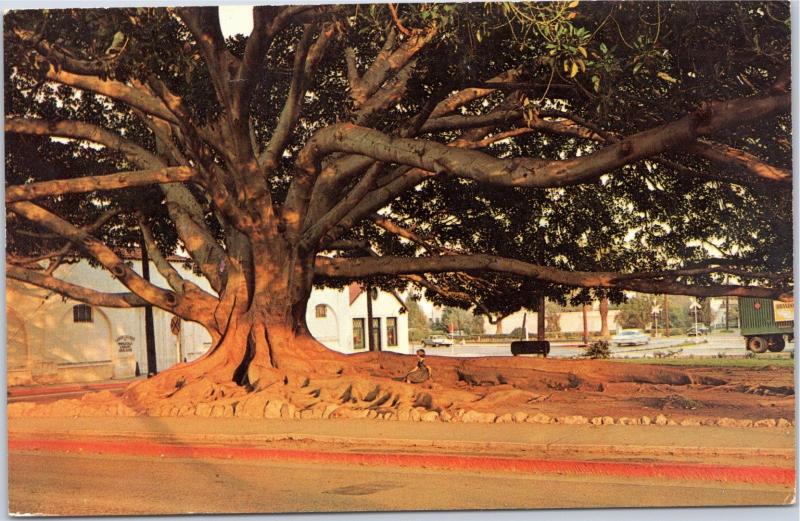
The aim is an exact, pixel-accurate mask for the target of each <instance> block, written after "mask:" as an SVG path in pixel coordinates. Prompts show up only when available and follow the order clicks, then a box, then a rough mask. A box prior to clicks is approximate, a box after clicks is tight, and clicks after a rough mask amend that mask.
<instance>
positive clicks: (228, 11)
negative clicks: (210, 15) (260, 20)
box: [219, 5, 253, 38]
mask: <svg viewBox="0 0 800 521" xmlns="http://www.w3.org/2000/svg"><path fill="white" fill-rule="evenodd" d="M219 23H220V26H221V28H222V34H223V35H224V36H225V37H226V38H227V37H228V36H233V35H234V34H250V31H251V30H252V29H253V6H252V5H221V6H220V7H219Z"/></svg>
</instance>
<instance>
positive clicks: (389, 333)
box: [386, 317, 397, 346]
mask: <svg viewBox="0 0 800 521" xmlns="http://www.w3.org/2000/svg"><path fill="white" fill-rule="evenodd" d="M386 345H387V346H396V345H397V318H396V317H389V318H387V319H386Z"/></svg>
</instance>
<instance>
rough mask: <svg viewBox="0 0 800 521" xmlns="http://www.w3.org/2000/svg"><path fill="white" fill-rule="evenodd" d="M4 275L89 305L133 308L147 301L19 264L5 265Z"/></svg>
mask: <svg viewBox="0 0 800 521" xmlns="http://www.w3.org/2000/svg"><path fill="white" fill-rule="evenodd" d="M6 276H7V277H10V278H12V279H15V280H19V281H21V282H27V283H28V284H33V285H34V286H39V287H40V288H45V289H49V290H52V291H55V292H56V293H58V294H60V295H64V296H65V297H69V298H71V299H73V300H77V301H78V302H83V303H85V304H89V305H91V306H103V307H109V308H135V307H143V306H146V305H147V304H148V303H147V301H146V300H144V299H142V298H141V297H139V296H138V295H136V294H135V293H102V292H100V291H95V290H93V289H89V288H86V287H83V286H78V285H76V284H71V283H69V282H65V281H63V280H61V279H58V278H56V277H53V276H50V275H45V274H43V273H41V272H39V271H34V270H29V269H25V268H20V267H19V266H11V265H9V266H6Z"/></svg>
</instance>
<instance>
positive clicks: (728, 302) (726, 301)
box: [725, 275, 731, 331]
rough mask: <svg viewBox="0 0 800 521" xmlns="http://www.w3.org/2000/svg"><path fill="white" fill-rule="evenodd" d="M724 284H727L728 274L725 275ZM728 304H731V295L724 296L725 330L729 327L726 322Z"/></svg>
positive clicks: (728, 309)
mask: <svg viewBox="0 0 800 521" xmlns="http://www.w3.org/2000/svg"><path fill="white" fill-rule="evenodd" d="M725 284H726V285H727V284H728V276H727V275H725ZM730 305H731V297H729V296H726V297H725V331H727V330H728V329H730V324H729V323H728V312H729V311H730Z"/></svg>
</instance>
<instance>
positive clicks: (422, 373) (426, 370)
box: [405, 349, 433, 384]
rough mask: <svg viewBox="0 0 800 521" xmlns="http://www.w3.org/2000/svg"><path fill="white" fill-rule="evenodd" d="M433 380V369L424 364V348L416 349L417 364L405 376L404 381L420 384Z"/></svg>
mask: <svg viewBox="0 0 800 521" xmlns="http://www.w3.org/2000/svg"><path fill="white" fill-rule="evenodd" d="M428 380H433V371H431V368H430V367H428V366H427V365H425V350H424V349H417V365H416V366H415V367H414V368H413V369H412V370H411V371H409V373H408V374H406V376H405V381H406V383H410V384H421V383H423V382H425V381H428Z"/></svg>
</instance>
